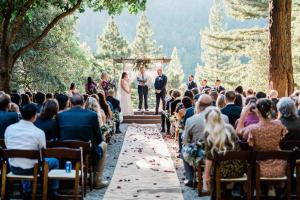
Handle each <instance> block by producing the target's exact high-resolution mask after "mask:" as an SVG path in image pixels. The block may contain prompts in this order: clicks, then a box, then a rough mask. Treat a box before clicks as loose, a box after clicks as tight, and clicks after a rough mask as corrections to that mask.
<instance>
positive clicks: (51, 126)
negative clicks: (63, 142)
mask: <svg viewBox="0 0 300 200" xmlns="http://www.w3.org/2000/svg"><path fill="white" fill-rule="evenodd" d="M57 113H58V102H57V100H56V99H49V100H47V101H46V102H45V103H44V105H43V107H42V109H41V113H40V115H39V117H38V118H37V120H36V121H35V122H34V125H35V126H36V127H38V128H40V129H41V130H43V131H44V133H45V136H46V140H55V139H56V138H57V136H58V127H57V123H56V120H55V118H56V115H57Z"/></svg>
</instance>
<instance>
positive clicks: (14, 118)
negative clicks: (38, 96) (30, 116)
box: [0, 93, 19, 139]
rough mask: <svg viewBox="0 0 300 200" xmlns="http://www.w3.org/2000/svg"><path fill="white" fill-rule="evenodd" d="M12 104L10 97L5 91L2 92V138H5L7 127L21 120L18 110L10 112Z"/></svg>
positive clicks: (0, 100)
mask: <svg viewBox="0 0 300 200" xmlns="http://www.w3.org/2000/svg"><path fill="white" fill-rule="evenodd" d="M9 105H10V97H9V96H8V95H7V94H5V93H3V94H0V139H3V138H4V132H5V130H6V128H7V127H8V126H9V125H11V124H14V123H17V122H18V121H19V116H18V114H17V113H16V112H8V109H9Z"/></svg>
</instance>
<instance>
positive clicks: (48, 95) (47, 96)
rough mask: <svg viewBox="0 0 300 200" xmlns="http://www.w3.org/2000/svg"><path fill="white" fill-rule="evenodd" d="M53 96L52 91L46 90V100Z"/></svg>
mask: <svg viewBox="0 0 300 200" xmlns="http://www.w3.org/2000/svg"><path fill="white" fill-rule="evenodd" d="M53 98H54V95H53V94H52V93H50V92H48V93H47V94H46V100H49V99H53Z"/></svg>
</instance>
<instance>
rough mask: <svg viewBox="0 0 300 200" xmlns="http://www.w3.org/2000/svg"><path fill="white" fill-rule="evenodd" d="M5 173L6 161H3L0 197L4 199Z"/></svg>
mask: <svg viewBox="0 0 300 200" xmlns="http://www.w3.org/2000/svg"><path fill="white" fill-rule="evenodd" d="M6 173H7V163H6V162H4V164H3V167H2V185H1V199H3V200H4V199H5V191H6Z"/></svg>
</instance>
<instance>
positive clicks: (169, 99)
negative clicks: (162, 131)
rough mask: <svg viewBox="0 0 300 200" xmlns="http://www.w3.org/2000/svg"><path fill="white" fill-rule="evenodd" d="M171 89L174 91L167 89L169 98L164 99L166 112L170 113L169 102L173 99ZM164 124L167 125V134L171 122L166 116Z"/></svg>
mask: <svg viewBox="0 0 300 200" xmlns="http://www.w3.org/2000/svg"><path fill="white" fill-rule="evenodd" d="M173 91H174V90H173V89H171V90H169V98H168V99H167V101H166V112H167V113H168V114H171V103H172V102H173V101H174V100H175V98H174V97H173ZM162 123H164V122H162ZM166 125H167V134H170V129H171V123H170V120H169V119H168V118H166Z"/></svg>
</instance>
